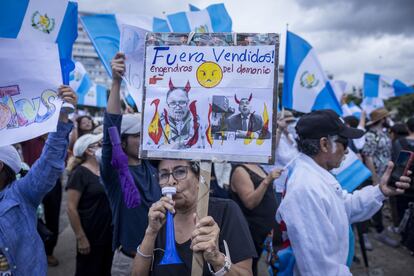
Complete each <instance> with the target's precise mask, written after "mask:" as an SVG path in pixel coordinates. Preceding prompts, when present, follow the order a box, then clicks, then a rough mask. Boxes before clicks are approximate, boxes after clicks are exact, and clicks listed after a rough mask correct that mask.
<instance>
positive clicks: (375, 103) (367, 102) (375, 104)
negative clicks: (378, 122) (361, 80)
mask: <svg viewBox="0 0 414 276" xmlns="http://www.w3.org/2000/svg"><path fill="white" fill-rule="evenodd" d="M381 107H384V100H383V99H381V98H379V97H364V98H363V99H362V103H361V109H362V110H364V111H365V113H366V114H367V117H368V119H370V116H369V114H371V112H372V111H374V110H375V109H377V108H381Z"/></svg>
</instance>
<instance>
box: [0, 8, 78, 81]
mask: <svg viewBox="0 0 414 276" xmlns="http://www.w3.org/2000/svg"><path fill="white" fill-rule="evenodd" d="M77 36H78V4H77V3H76V2H72V1H68V0H53V1H44V0H30V1H28V0H2V1H1V2H0V37H5V38H18V39H23V40H39V41H47V42H55V43H57V44H58V48H59V57H60V63H61V69H62V74H63V79H64V80H68V79H69V78H68V77H69V72H70V71H71V70H68V69H70V68H72V69H73V62H72V60H71V57H72V46H73V43H74V42H75V40H76V38H77Z"/></svg>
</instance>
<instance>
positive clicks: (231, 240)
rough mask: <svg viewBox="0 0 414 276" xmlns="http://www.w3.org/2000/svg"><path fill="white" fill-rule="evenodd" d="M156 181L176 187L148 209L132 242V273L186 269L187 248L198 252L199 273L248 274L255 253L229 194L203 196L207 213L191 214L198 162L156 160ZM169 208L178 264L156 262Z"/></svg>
mask: <svg viewBox="0 0 414 276" xmlns="http://www.w3.org/2000/svg"><path fill="white" fill-rule="evenodd" d="M158 177H159V184H160V186H161V187H167V186H173V187H176V189H177V193H176V194H175V195H174V196H173V198H172V200H170V199H168V197H165V196H164V197H162V198H161V199H160V200H159V201H158V202H156V203H154V204H153V205H152V206H151V208H150V210H149V213H148V221H149V223H148V227H147V229H146V231H145V236H144V239H143V241H142V243H141V244H140V245H139V246H138V248H137V254H136V257H135V260H134V266H133V275H139V276H142V275H152V276H154V275H177V276H178V275H190V274H191V266H192V256H193V252H200V253H202V254H203V257H204V260H205V263H204V272H203V275H224V273H225V274H226V275H251V274H252V270H251V267H252V258H253V257H256V252H255V248H254V245H253V241H252V239H251V237H250V232H249V228H248V226H247V222H246V220H245V219H244V217H243V214H242V212H241V210H240V208H239V207H238V206H237V205H236V203H234V202H233V201H231V200H229V199H221V198H213V197H210V199H209V207H208V216H207V217H204V218H201V219H199V218H197V216H196V212H197V198H198V183H199V177H200V169H199V165H198V163H194V162H189V161H184V160H162V161H160V162H159V164H158ZM167 211H170V212H171V213H172V214H174V227H175V242H176V247H177V252H178V254H179V256H180V258H181V259H182V260H183V264H174V265H159V263H160V261H161V260H162V258H163V254H164V251H163V250H164V249H165V237H166V229H165V221H166V212H167Z"/></svg>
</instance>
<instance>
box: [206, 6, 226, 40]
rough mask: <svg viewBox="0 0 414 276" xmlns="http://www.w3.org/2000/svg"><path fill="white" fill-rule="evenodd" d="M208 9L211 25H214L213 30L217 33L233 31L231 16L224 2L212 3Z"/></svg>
mask: <svg viewBox="0 0 414 276" xmlns="http://www.w3.org/2000/svg"><path fill="white" fill-rule="evenodd" d="M207 11H208V14H209V15H210V20H211V25H212V26H213V31H214V32H215V33H220V32H231V29H232V21H231V17H230V15H229V14H228V13H227V10H226V7H225V6H224V4H223V3H221V4H214V5H210V6H208V7H207Z"/></svg>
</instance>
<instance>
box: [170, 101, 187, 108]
mask: <svg viewBox="0 0 414 276" xmlns="http://www.w3.org/2000/svg"><path fill="white" fill-rule="evenodd" d="M187 104H188V101H172V102H169V103H168V107H172V108H175V107H177V106H180V107H184V106H186V105H187Z"/></svg>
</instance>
